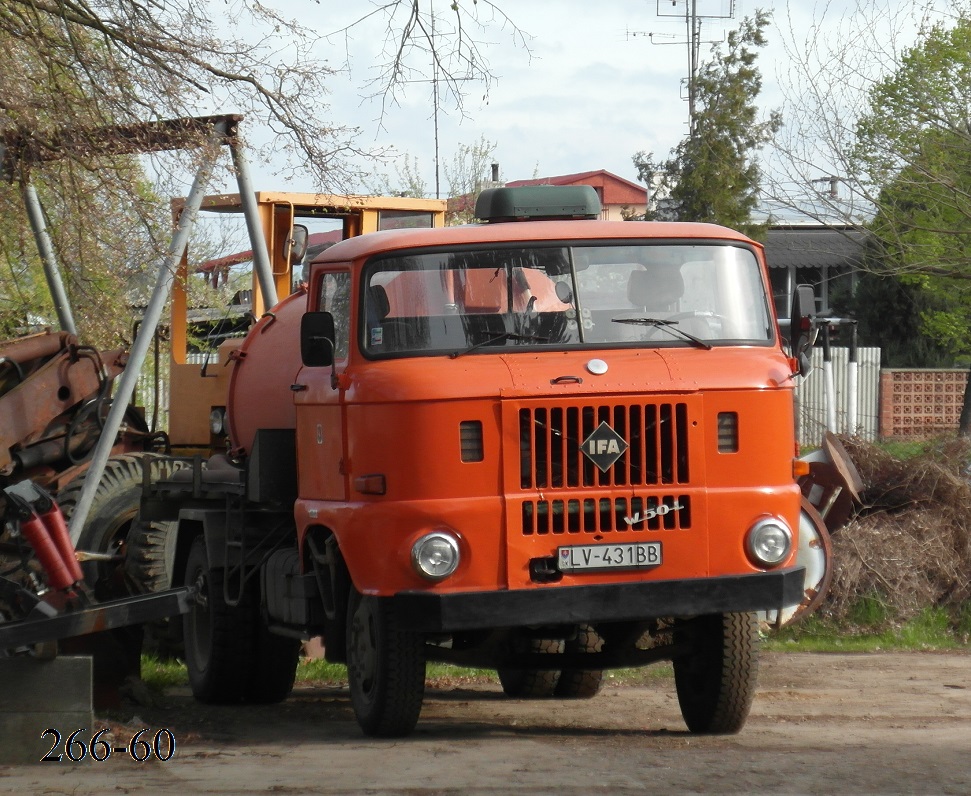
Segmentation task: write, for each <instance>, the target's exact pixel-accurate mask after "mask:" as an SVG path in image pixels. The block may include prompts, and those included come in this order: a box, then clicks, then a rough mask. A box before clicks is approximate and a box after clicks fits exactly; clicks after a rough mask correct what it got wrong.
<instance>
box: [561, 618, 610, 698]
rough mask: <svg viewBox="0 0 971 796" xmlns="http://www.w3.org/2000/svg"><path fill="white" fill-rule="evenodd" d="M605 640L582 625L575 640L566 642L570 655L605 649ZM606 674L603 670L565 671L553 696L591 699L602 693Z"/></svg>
mask: <svg viewBox="0 0 971 796" xmlns="http://www.w3.org/2000/svg"><path fill="white" fill-rule="evenodd" d="M603 645H604V642H603V639H602V638H600V635H599V634H598V633H597V631H596V630H594V629H593V628H592V627H590V625H580V627H579V628H577V635H576V638H574V639H569V640H568V641H567V642H566V648H565V649H566V652H568V653H593V652H600V651H601V650H602V649H603ZM603 677H604V673H603V670H601V669H564V670H563V671H562V672H560V679H559V680H558V681H557V683H556V688H555V689H553V696H557V697H563V698H564V699H591V698H592V697H595V696H596V695H597V694H598V693H600V686H601V684H602V683H603Z"/></svg>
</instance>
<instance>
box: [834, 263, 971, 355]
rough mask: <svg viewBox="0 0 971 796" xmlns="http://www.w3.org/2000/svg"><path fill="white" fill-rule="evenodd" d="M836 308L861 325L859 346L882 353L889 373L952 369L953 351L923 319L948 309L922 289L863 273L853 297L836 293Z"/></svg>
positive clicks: (858, 278) (893, 279)
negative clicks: (939, 368)
mask: <svg viewBox="0 0 971 796" xmlns="http://www.w3.org/2000/svg"><path fill="white" fill-rule="evenodd" d="M831 300H832V304H833V306H834V307H839V310H840V312H841V313H844V314H849V315H851V316H852V317H854V318H856V320H857V330H858V334H859V344H860V345H861V346H877V347H879V348H880V355H881V364H882V365H883V366H884V367H889V368H934V367H953V366H954V364H955V355H954V353H953V349H952V348H951V347H950V346H947V345H945V344H944V343H943V342H940V341H939V340H938V339H937V338H935V337H932V336H931V335H930V334H929V333H928V332H927V331H926V329H925V325H924V323H923V319H924V318H925V317H927V316H930V315H932V314H935V313H938V312H940V311H941V310H942V309H943V308H944V307H945V306H946V305H945V304H944V303H943V302H942V300H941V298H940V297H938V296H935V295H932V294H931V293H929V292H928V291H926V290H923V289H922V288H921V287H920V286H919V285H916V284H912V283H910V282H908V281H903V280H901V279H898V278H895V277H893V276H891V275H882V274H875V273H872V272H864V273H862V274H859V276H858V277H857V284H856V290H855V291H854V292H853V293H852V294H846V295H839V296H837V295H836V293H835V291H834V292H833V293H832V294H831Z"/></svg>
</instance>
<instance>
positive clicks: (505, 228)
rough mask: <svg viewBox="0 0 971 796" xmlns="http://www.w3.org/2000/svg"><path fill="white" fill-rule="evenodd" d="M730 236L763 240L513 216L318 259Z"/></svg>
mask: <svg viewBox="0 0 971 796" xmlns="http://www.w3.org/2000/svg"><path fill="white" fill-rule="evenodd" d="M652 238H654V239H658V240H708V241H711V240H724V241H737V242H740V243H747V244H754V245H755V246H758V247H759V248H761V244H759V243H757V242H755V241H753V240H751V239H750V238H748V237H746V236H745V235H742V234H741V233H740V232H736V231H735V230H732V229H729V228H728V227H722V226H719V225H717V224H703V223H694V222H662V221H589V220H575V219H574V220H557V221H508V222H498V223H496V222H493V223H488V224H469V225H463V226H455V227H444V228H438V229H401V230H388V231H385V232H372V233H369V234H367V235H360V236H358V237H355V238H349V239H348V240H345V241H342V242H340V243H338V244H336V245H334V246H331V247H330V248H329V249H327V250H326V251H324V252H322V253H321V254H320V255H318V256H317V257H316V258H315V259H314V262H315V263H333V262H344V261H347V260H354V259H359V258H362V257H370V256H372V255H375V254H380V253H382V252H386V251H395V250H399V249H413V248H424V247H426V246H459V245H464V244H490V243H517V242H532V241H543V240H548V241H576V240H578V241H582V240H645V239H652Z"/></svg>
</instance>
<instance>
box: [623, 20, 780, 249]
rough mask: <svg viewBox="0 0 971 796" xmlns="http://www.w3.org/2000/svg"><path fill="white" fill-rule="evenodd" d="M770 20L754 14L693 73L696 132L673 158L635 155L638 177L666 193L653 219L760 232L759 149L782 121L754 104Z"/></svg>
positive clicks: (759, 88)
mask: <svg viewBox="0 0 971 796" xmlns="http://www.w3.org/2000/svg"><path fill="white" fill-rule="evenodd" d="M770 21H771V15H770V14H769V13H768V12H765V11H761V10H759V11H756V13H755V15H754V17H751V18H745V19H743V20H742V22H741V24H740V25H739V27H738V29H737V30H733V31H732V32H731V33H729V35H728V41H727V46H726V47H725V49H724V51H722V49H721V47H720V46H717V45H716V46H715V48H714V49H713V54H712V59H711V60H710V61H708V62H707V63H705V64H704V65H703V67H702V68H701V70H700V71H699V74H698V75H697V76H696V78H695V98H696V113H695V117H694V119H692V120H691V131H690V134H689V135H688V136H687V137H686V138H685V139H684V140H682V141H681V143H679V144H678V146H677V147H675V148H674V149H673V150H672V151H671V157H670V158H669V159H668V160H666V161H663V162H655V161H654V159H653V154H651V153H648V154H645V153H644V152H638V153H637V154H635V155H634V165H635V167H636V168H637V172H638V177H639V178H640V179H641V180H642V181H643V182H645V183H647V184H648V185H649V186H656V191H657V194H658V195H660V196H662V197H667V199H666V200H665V199H663V198H662V201H661V203H660V204H659V206H658V211H656V212H655V217H657V218H671V219H676V220H680V221H709V222H714V223H718V224H724V225H725V226H729V227H733V228H735V229H738V230H740V231H742V232H745V233H747V234H750V235H753V236H758V235H761V234H762V232H763V230H764V225H760V224H757V223H754V222H753V220H752V211H753V210H754V209H755V208H756V206H757V204H758V201H759V184H760V180H761V169H760V166H759V163H758V160H757V158H756V153H757V152H758V150H759V149H760V148H761V147H762V146H763V145H764V144H765V143H766V142H767V141H769V140H770V139H771V137H772V135H773V134H774V132H775V131H776V130H777V129H778V127H779V124H780V119H779V116H778V114H776V113H771V114H770V115H769V118H768V119H767V120H764V121H759V110H758V108H757V106H756V105H755V101H756V98H757V97H758V95H759V93H760V91H761V88H762V78H761V75H760V73H759V70H758V67H757V66H756V60H757V48H759V47H763V46H764V45H765V43H766V39H765V28H766V27H767V26H768V25H769V22H770Z"/></svg>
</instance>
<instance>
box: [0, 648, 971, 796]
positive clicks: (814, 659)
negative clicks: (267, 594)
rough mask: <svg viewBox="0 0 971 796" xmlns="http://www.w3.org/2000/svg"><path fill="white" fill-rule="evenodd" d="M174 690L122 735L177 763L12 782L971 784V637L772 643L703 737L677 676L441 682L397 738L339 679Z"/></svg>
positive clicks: (721, 788)
mask: <svg viewBox="0 0 971 796" xmlns="http://www.w3.org/2000/svg"><path fill="white" fill-rule="evenodd" d="M167 702H168V704H167V705H166V706H165V707H161V708H151V709H147V708H146V709H139V711H138V716H136V717H134V718H132V720H131V721H129V722H126V723H125V724H124V725H121V724H118V723H114V724H112V728H113V733H114V737H115V740H116V741H117V742H119V744H120V743H127V742H128V741H129V740H130V739H131V737H132V735H133V734H134V733H135V732H136V731H137V730H138V729H140V728H142V727H147V728H150V729H151V734H149V736H147V737H149V739H150V740H151V737H152V734H154V733H155V732H156V731H157V730H158V729H160V728H163V727H164V728H168V729H170V730H171V731H172V733H173V734H174V736H175V739H176V742H177V749H176V753H175V755H174V756H173V757H172V759H171V760H169V761H168V762H160V761H158V760H153V761H151V762H147V763H142V764H136V763H134V762H132V761H131V760H130V759H129V757H128V756H127V755H125V754H113V755H112V756H111V757H110V758H109V759H108V760H105V761H104V762H100V763H98V762H90V761H89V762H85V763H82V764H71V763H66V762H65V763H55V764H35V765H31V766H18V767H6V768H0V792H3V793H8V792H10V793H13V792H15V793H19V794H28V793H31V794H61V793H63V794H79V795H80V794H88V793H90V794H110V793H180V794H194V793H226V794H249V793H267V792H271V793H311V792H318V793H333V794H344V793H374V794H451V793H456V794H458V793H462V794H505V793H510V792H515V793H520V794H522V793H557V794H588V793H592V792H602V793H611V794H616V793H667V794H669V793H685V792H687V793H813V794H828V793H840V794H849V793H927V794H938V793H953V794H967V793H971V652H967V653H947V654H942V653H914V654H896V653H894V654H880V653H878V654H868V655H807V654H790V655H787V654H780V653H769V654H765V655H764V656H763V658H762V664H761V675H760V690H759V693H758V696H757V697H756V700H755V705H754V707H753V710H752V714H751V716H750V718H749V721H748V724H747V725H746V727H745V729H744V730H743V731H742V733H741V734H739V735H736V736H729V737H699V736H691V735H688V734H687V733H686V732H685V731H684V728H683V727H684V725H683V724H682V722H681V718H680V713H679V711H678V705H677V699H676V697H675V695H674V685H673V682H672V681H671V680H669V679H661V680H659V681H658V682H657V684H656V685H651V686H648V687H640V686H638V687H630V686H626V687H617V686H607V687H605V689H604V690H603V692H602V693H601V694H600V695H599V696H597V697H596V698H595V699H593V700H590V701H580V702H566V701H519V700H510V699H508V698H505V697H503V696H502V694H501V692H500V691H499V688H498V686H492V685H486V686H483V685H476V686H464V685H463V686H457V687H455V688H449V689H441V688H439V689H431V690H430V691H429V693H428V696H427V698H426V702H425V708H424V710H423V712H422V717H421V721H420V722H419V725H418V729H417V731H416V733H415V734H414V735H413V736H412V737H410V738H408V739H405V740H399V741H373V740H366V739H364V738H363V737H362V736H361V735H360V733H359V731H358V730H357V726H356V724H354V721H353V718H352V716H351V710H350V705H349V700H348V695H347V692H346V690H344V689H340V688H298V689H297V690H296V691H295V692H294V694H293V695H292V696H291V697H290V699H289V700H287V702H286V703H284V704H283V705H277V706H272V707H259V708H257V707H247V708H215V709H213V708H205V707H203V706H199V705H196V704H195V703H194V702H193V701H192V699H191V698H190V697H189V696H188V695H187V693H186V692H185V691H184V690H178V691H177V692H175V693H172V694H169V695H168V698H167ZM143 737H146V736H143ZM163 740H164V739H163Z"/></svg>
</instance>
